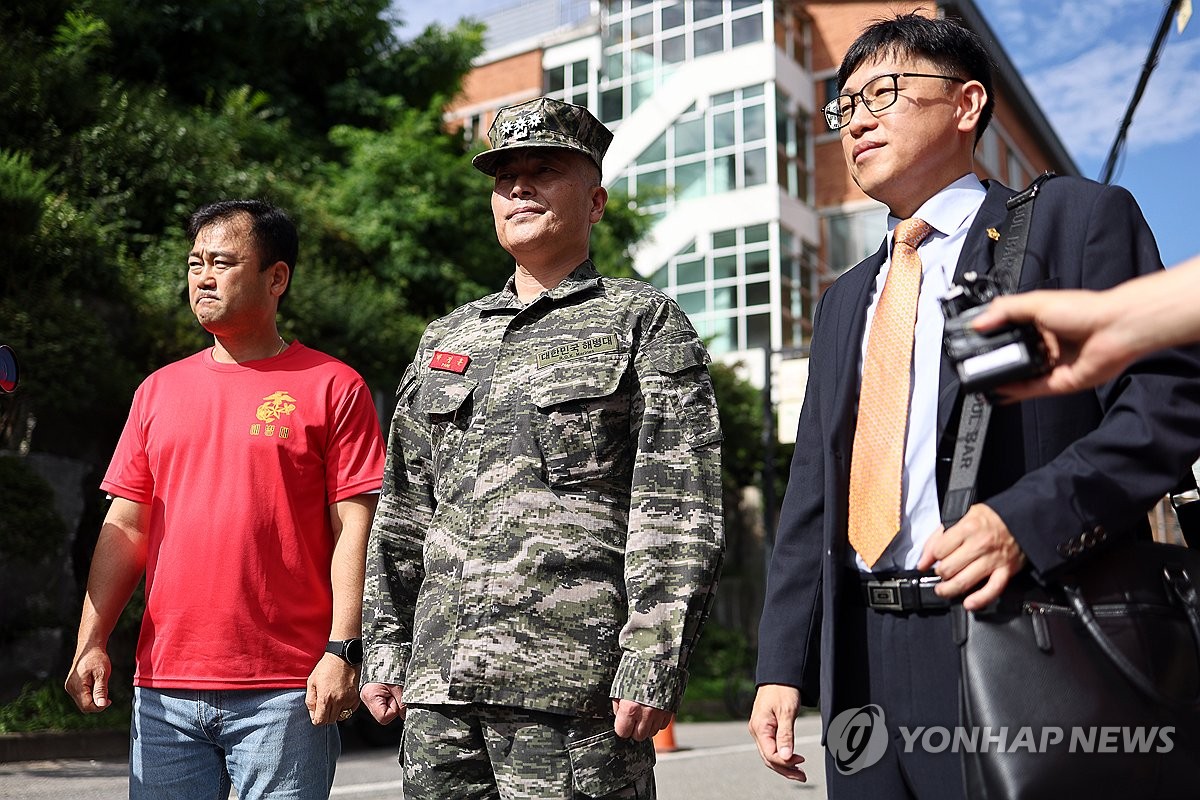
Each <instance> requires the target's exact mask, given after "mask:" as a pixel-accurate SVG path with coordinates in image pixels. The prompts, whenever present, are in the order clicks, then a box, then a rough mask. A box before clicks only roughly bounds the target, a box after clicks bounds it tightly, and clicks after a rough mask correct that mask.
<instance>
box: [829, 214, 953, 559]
mask: <svg viewBox="0 0 1200 800" xmlns="http://www.w3.org/2000/svg"><path fill="white" fill-rule="evenodd" d="M932 230H933V228H932V227H930V225H929V223H927V222H925V221H924V220H920V219H917V218H915V217H914V218H912V219H906V220H904V221H903V222H901V223H900V224H899V225H897V226H896V229H895V231H894V232H893V234H892V239H893V241H894V242H895V244H894V245H893V249H892V263H891V266H890V267H889V268H888V275H887V279H886V280H885V281H884V283H883V292H882V294H881V295H880V298H879V305H878V306H877V307H876V309H875V317H874V319H872V321H871V334H870V338H869V339H867V354H866V357H865V359H864V361H863V374H862V389H861V390H860V391H859V396H858V423H857V425H856V426H855V429H854V452H853V455H852V456H851V461H850V520H849V533H850V545H851V546H852V547H853V548H854V550H855V551H856V552H857V553H858V554H859V555H860V556H862V559H863V561H865V562H866V564H867V567H869V568H870V567H874V566H875V562H876V561H878V560H879V557H880V556H881V555H883V551H884V550H886V549H887V546H888V545H889V544H891V541H892V539H894V538H895V536H896V534H897V532H899V530H900V498H901V495H900V483H901V476H902V474H903V470H904V441H905V438H906V434H907V432H908V400H909V395H910V390H911V388H912V387H911V381H912V351H913V336H914V333H915V331H916V321H917V296H918V295H919V294H920V290H921V257H920V256H918V255H917V247H918V246H919V245H920V244H921V242H922V241H924V240H925V237H926V236H928V235H929V234H930V232H931V231H932Z"/></svg>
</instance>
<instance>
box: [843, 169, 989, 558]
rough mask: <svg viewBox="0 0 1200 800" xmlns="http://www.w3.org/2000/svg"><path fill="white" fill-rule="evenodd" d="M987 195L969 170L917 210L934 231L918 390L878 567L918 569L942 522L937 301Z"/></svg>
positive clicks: (919, 341)
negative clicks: (895, 516) (892, 522)
mask: <svg viewBox="0 0 1200 800" xmlns="http://www.w3.org/2000/svg"><path fill="white" fill-rule="evenodd" d="M986 195H987V190H986V189H985V188H984V186H983V184H982V183H980V182H979V178H977V177H976V176H975V175H974V173H968V174H966V175H964V176H962V177H961V178H959V179H958V180H956V181H955V182H954V183H952V184H950V185H949V186H947V187H946V188H945V189H942V190H941V191H940V192H938V193H937V194H935V195H934V196H933V197H931V198H929V200H927V201H925V203H924V204H923V205H922V206H921V207H920V208H919V209H917V213H916V214H914V215H913V216H915V217H918V218H919V219H923V220H925V222H928V223H929V224H930V225H931V226H932V227H933V232H932V233H931V234H929V236H928V237H926V239H925V241H924V242H922V243H921V245H920V247H918V248H917V255H919V256H920V257H921V293H920V295H919V296H918V298H917V330H916V338H915V339H914V344H913V358H912V395H911V397H910V399H909V406H908V438H907V439H906V440H905V443H904V477H903V481H902V484H901V501H900V502H901V509H902V513H901V515H900V532H899V534H898V535H897V536H896V538H895V539H893V540H892V542H891V544H889V545H888V547H887V549H886V550H885V551H884V552H883V555H882V556H880V558H879V560H878V561H877V562H876V563H875V568H874V570H873V571H875V572H887V571H892V570H913V569H916V568H917V561H918V560H919V559H920V558H921V551H922V550H923V549H924V548H925V543H926V542H927V541H928V540H929V538H930V537H931V536H932V535H933V533H934V531H936V530H937V528H938V526H939V525H941V509H940V507H939V503H938V494H937V477H936V469H937V410H938V389H939V384H940V382H941V364H942V325H943V323H944V321H945V318H944V317H943V316H942V308H941V305H939V303H938V300H939V299H940V298H941V297H943V296H944V295H945V294H946V293H947V292H948V291H949V290H950V285H951V283H952V282H953V279H954V269H955V267H956V266H957V265H958V256H959V254H960V253H961V252H962V247H963V242H964V241H965V240H966V237H967V231H968V230H970V228H971V223H972V222H973V221H974V220H975V215H976V214H977V213H978V212H979V207H980V206H981V205H983V199H984V197H985V196H986ZM900 222H901V220H899V219H897V218H896V217H893V216H891V215H890V214H889V215H888V256H887V258H886V259H885V260H884V262H883V266H882V267H880V269H879V275H878V277H876V279H875V288H874V294H873V296H872V298H871V305H870V306H869V307H868V308H867V325H866V329H865V331H866V332H865V333H864V334H863V341H862V348H861V350H860V353H859V362H858V377H859V382H860V384H861V382H862V367H863V359H865V357H866V352H867V339H868V338H869V337H870V332H871V321H872V320H873V319H874V318H875V309H876V308H877V307H878V306H879V296H880V294H881V293H882V291H883V283H884V281H886V280H887V275H888V269H889V268H890V267H891V264H892V256H891V252H892V244H893V242H892V232H893V231H894V230H895V228H896V226H897V225H898V224H899V223H900ZM850 552H851V555H853V556H854V562H855V564H856V566H857V567H858V568H859V569H860V570H863V571H871V570H868V568H867V565H866V563H865V562H864V561H863V560H862V558H861V557H860V556H859V555H858V554H857V553H855V552H854V551H853V550H851V551H850Z"/></svg>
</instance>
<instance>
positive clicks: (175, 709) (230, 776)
mask: <svg viewBox="0 0 1200 800" xmlns="http://www.w3.org/2000/svg"><path fill="white" fill-rule="evenodd" d="M341 751H342V740H341V736H340V735H339V734H338V730H337V725H322V726H320V727H317V726H315V725H313V724H312V721H311V720H310V719H309V716H308V709H307V708H306V707H305V705H304V690H303V689H271V690H267V691H245V690H237V691H229V690H222V691H209V690H204V691H197V690H192V689H146V688H141V687H135V688H134V692H133V723H132V725H131V726H130V748H129V798H130V800H223V799H224V798H227V797H229V789H230V787H231V786H232V787H233V788H235V789H236V790H237V796H238V800H259V798H270V800H279V799H286V800H325V799H326V798H328V797H329V790H330V788H331V787H332V786H333V771H334V767H335V766H336V764H337V758H338V756H339V755H340V754H341Z"/></svg>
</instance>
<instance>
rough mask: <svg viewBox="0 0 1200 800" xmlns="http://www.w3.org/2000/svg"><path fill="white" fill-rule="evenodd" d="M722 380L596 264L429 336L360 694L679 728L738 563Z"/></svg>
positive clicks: (401, 417) (386, 522)
mask: <svg viewBox="0 0 1200 800" xmlns="http://www.w3.org/2000/svg"><path fill="white" fill-rule="evenodd" d="M708 361H709V359H708V354H707V352H705V349H704V347H703V345H702V344H701V342H700V341H699V339H698V338H697V336H696V332H695V331H694V329H693V328H692V326H691V324H690V323H689V322H688V320H687V317H685V316H684V314H683V312H682V311H681V310H680V309H679V307H678V306H677V305H676V304H675V303H674V302H673V301H672V300H670V299H669V298H667V297H666V296H664V295H663V294H662V293H661V292H659V291H658V290H657V289H654V288H653V287H651V286H649V285H647V284H645V283H642V282H640V281H632V280H623V279H622V280H616V279H609V278H601V277H600V276H599V275H598V274H597V272H596V270H595V267H593V266H592V264H591V262H590V261H585V262H584V263H583V264H581V265H580V266H579V267H578V268H576V270H575V271H574V272H572V274H571V275H570V276H568V278H567V279H566V280H564V281H563V282H562V283H561V284H560V285H559V286H557V287H556V288H554V289H552V290H550V291H547V292H543V293H542V294H541V295H539V296H538V297H537V298H536V299H534V300H533V301H532V302H530V303H529V304H528V305H524V306H522V305H521V304H520V303H519V302H518V300H517V297H516V294H515V291H514V289H513V282H512V280H511V279H510V281H509V283H508V286H507V287H506V288H505V290H504V291H502V292H500V293H498V294H494V295H490V296H488V297H486V298H484V299H482V300H479V301H477V302H474V303H470V304H468V305H466V306H463V307H461V308H459V309H457V310H456V311H454V312H453V313H451V314H450V315H448V316H446V317H443V318H442V319H439V320H437V321H435V322H433V323H432V324H431V325H430V326H429V327H428V328H427V329H426V331H425V335H424V336H423V338H422V340H421V343H420V346H419V347H418V350H417V355H416V359H415V360H414V362H413V364H412V365H411V366H410V367H409V368H408V370H407V371H406V372H405V374H404V377H403V379H402V381H401V383H400V387H399V389H398V390H397V394H398V405H397V407H396V412H395V416H394V417H393V419H392V427H391V433H390V438H389V442H388V454H387V466H386V470H385V475H384V483H383V492H382V496H381V498H380V502H379V508H378V510H377V511H376V514H375V521H374V524H373V526H372V528H371V538H370V544H369V546H368V548H369V549H368V555H367V584H366V585H367V589H366V596H365V602H364V609H363V617H364V619H363V631H364V634H363V635H364V639H365V642H364V643H365V645H366V661H365V663H364V665H363V678H362V680H363V682H364V683H368V682H380V683H390V684H398V685H403V686H404V699H405V701H406V702H409V703H458V702H470V703H488V704H495V705H505V706H516V707H521V708H527V709H535V710H542V711H553V712H560V713H571V714H591V713H605V714H608V713H611V703H610V701H609V697H610V696H612V697H619V698H627V699H630V700H634V701H637V702H640V703H643V704H645V705H650V706H655V707H658V708H665V709H671V710H674V709H676V708H677V707H678V704H679V700H680V697H681V696H682V694H683V689H684V686H685V684H686V681H687V671H686V666H687V661H688V657H689V655H690V654H691V652H692V648H693V647H694V645H695V643H696V639H697V636H698V635H699V632H700V628H701V626H702V624H703V622H704V620H705V618H706V617H707V615H708V611H709V609H710V608H711V605H712V598H713V591H714V589H715V588H716V582H717V576H718V572H719V571H720V564H721V559H722V555H723V549H724V535H723V525H722V516H721V475H720V472H721V464H720V441H721V433H720V424H719V422H718V420H717V409H716V403H715V399H714V396H713V387H712V381H711V379H710V377H709V374H708V368H707V366H706V365H707V363H708Z"/></svg>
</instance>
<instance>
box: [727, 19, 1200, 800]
mask: <svg viewBox="0 0 1200 800" xmlns="http://www.w3.org/2000/svg"><path fill="white" fill-rule="evenodd" d="M838 85H839V86H840V87H841V91H842V94H841V95H840V96H839V97H837V98H836V99H835V100H833V101H832V102H831V103H830V104H829V105H828V106H827V107H826V109H825V115H826V119H827V121H828V122H829V124H830V127H832V128H834V129H836V130H839V131H840V134H841V141H842V148H843V153H844V155H845V158H846V162H847V165H848V167H849V169H850V173H851V175H852V176H853V178H854V180H855V182H856V183H857V184H858V185H859V186H860V187H861V188H862V189H863V191H865V192H866V193H867V194H868V195H870V196H871V197H873V198H875V199H877V200H879V201H880V202H882V203H884V204H886V205H887V206H888V209H889V210H890V212H891V216H890V217H889V225H888V231H889V232H888V236H887V238H886V240H885V242H884V244H883V246H881V247H880V249H879V251H878V252H877V253H875V255H873V256H871V257H870V258H867V259H866V260H864V261H863V262H862V263H860V264H858V265H857V266H855V267H854V268H853V269H851V270H849V271H848V272H847V273H846V274H845V275H843V276H842V277H841V278H839V279H838V280H837V282H836V283H835V284H834V285H833V286H832V287H831V288H830V289H829V291H828V292H826V294H825V296H824V297H823V298H822V300H821V303H820V305H819V306H818V308H817V311H816V315H815V320H814V323H815V328H814V334H813V340H812V351H811V362H810V368H809V381H808V388H807V392H806V395H805V400H804V407H803V410H802V412H801V415H800V422H799V427H798V430H797V434H796V451H795V457H794V459H793V462H792V468H791V476H790V478H789V483H788V489H787V493H786V496H785V497H784V501H783V509H782V514H781V518H780V523H779V536H778V540H777V542H776V545H775V550H774V554H773V558H772V563H771V568H770V574H769V577H768V588H767V599H766V605H765V608H764V612H763V618H762V624H761V630H760V635H759V640H760V645H759V661H758V683H759V690H758V696H757V698H756V701H755V707H754V712H753V714H752V716H751V720H750V730H751V733H752V734H753V736H754V737H755V739H756V742H757V744H758V747H759V751H760V753H761V755H762V758H763V761H764V762H765V763H766V765H767V766H768V767H770V768H771V769H773V770H775V771H776V772H779V773H780V774H783V775H784V776H786V777H789V778H792V779H795V780H804V779H805V775H804V773H803V771H802V769H801V768H800V764H801V762H802V761H803V758H802V757H801V756H799V755H797V754H796V753H795V752H794V750H793V733H792V729H793V721H794V719H795V716H796V713H797V711H798V708H799V706H800V705H801V704H802V703H803V704H805V705H817V704H818V702H819V705H820V707H821V711H822V716H823V719H824V722H825V730H826V735H827V736H829V737H830V741H828V742H827V751H826V752H827V764H826V767H827V768H826V776H827V780H828V783H829V796H830V797H833V798H838V797H852V798H867V797H869V798H872V800H879V798H912V797H919V798H960V797H962V796H963V788H962V776H961V768H960V765H959V757H958V755H957V754H955V753H953V752H951V750H950V749H949V748H947V749H946V751H945V752H942V753H926V752H923V751H922V748H921V747H920V746H919V745H918V746H916V747H909V748H906V747H905V740H904V739H903V738H902V736H901V734H900V727H901V726H904V727H906V728H908V729H909V730H910V731H911V730H913V729H915V728H917V727H918V726H922V725H924V726H944V727H946V728H947V729H950V730H953V728H954V726H955V725H957V723H958V697H957V693H958V677H959V672H958V655H957V651H956V648H955V645H954V644H953V641H952V638H951V632H950V624H949V614H948V613H947V610H948V607H949V605H950V604H951V603H954V602H961V603H963V605H964V606H965V607H966V608H967V609H969V610H977V609H979V608H981V607H983V606H985V605H987V604H988V603H989V602H991V601H992V600H994V599H995V598H997V597H998V596H999V595H1000V593H1001V592H1002V591H1003V589H1004V587H1005V586H1006V584H1007V583H1008V581H1009V579H1010V578H1012V577H1013V576H1014V575H1015V574H1017V573H1018V572H1020V571H1022V570H1033V571H1034V572H1035V574H1039V575H1043V574H1047V573H1050V572H1052V571H1053V570H1056V569H1058V568H1061V567H1063V566H1064V565H1068V564H1071V563H1073V562H1075V561H1076V559H1079V558H1081V557H1084V556H1086V555H1087V554H1088V553H1089V552H1090V551H1092V550H1093V549H1094V548H1103V547H1109V546H1119V545H1120V544H1121V542H1123V541H1128V540H1130V539H1132V538H1133V537H1135V536H1148V535H1149V532H1148V526H1147V521H1146V511H1147V509H1148V508H1149V507H1151V506H1152V505H1153V503H1154V502H1155V500H1156V499H1157V498H1159V497H1161V496H1162V495H1163V494H1164V493H1165V492H1166V491H1168V490H1169V489H1171V488H1172V486H1173V485H1174V484H1175V483H1176V481H1177V479H1178V478H1179V476H1180V475H1182V474H1183V472H1184V470H1185V469H1186V468H1187V465H1188V464H1189V463H1190V461H1191V460H1192V459H1193V458H1194V457H1195V456H1196V454H1197V453H1198V452H1200V438H1198V435H1200V426H1198V425H1197V424H1196V422H1195V414H1196V410H1197V408H1198V405H1197V404H1198V402H1200V386H1198V381H1197V375H1200V357H1198V354H1197V352H1196V351H1167V352H1165V353H1162V354H1159V355H1157V356H1154V357H1151V358H1147V359H1144V360H1141V361H1138V362H1135V363H1134V364H1132V365H1131V366H1130V367H1129V368H1128V369H1127V370H1126V371H1125V372H1124V373H1122V374H1121V375H1119V376H1118V377H1117V378H1115V379H1114V380H1112V381H1110V382H1109V383H1107V384H1104V385H1103V386H1101V387H1099V388H1098V389H1097V390H1096V391H1094V392H1089V393H1085V394H1076V395H1072V396H1068V397H1054V398H1048V399H1040V400H1034V401H1029V402H1025V403H1021V404H1015V405H1010V406H1005V407H1001V408H998V409H997V410H996V411H995V413H994V414H993V416H992V424H991V429H990V431H989V435H988V438H987V442H986V444H985V447H984V456H983V461H982V464H981V469H980V474H979V478H978V495H977V496H978V497H979V498H980V502H977V503H976V504H974V505H973V506H971V507H970V509H969V510H968V511H967V513H966V515H965V516H964V517H963V518H962V519H961V520H960V521H959V522H958V523H957V524H955V525H953V526H952V527H950V528H949V529H947V530H942V529H941V525H940V516H939V508H940V498H941V496H942V494H943V493H944V490H945V481H946V477H947V472H948V463H949V457H950V455H951V454H952V452H953V446H954V440H955V436H956V428H957V419H958V412H959V409H960V407H961V400H962V398H961V392H960V391H959V387H958V382H957V378H956V376H955V375H954V371H953V369H952V368H951V367H950V366H949V365H948V364H947V363H945V361H944V359H943V357H942V352H941V335H942V326H943V321H944V320H943V316H942V312H941V309H940V307H939V305H938V302H937V301H938V298H939V297H941V296H942V295H944V294H945V293H946V292H947V290H948V289H949V288H950V286H951V284H952V283H953V282H955V281H956V280H958V279H960V278H961V277H962V275H963V274H964V273H965V272H967V271H971V270H974V271H976V272H978V273H981V274H982V273H986V272H987V271H988V269H989V267H990V265H991V262H992V250H993V246H994V243H993V241H992V239H993V238H994V236H995V233H996V230H997V229H1003V228H1004V223H1005V201H1006V200H1007V199H1008V198H1009V197H1011V196H1012V195H1014V194H1015V193H1016V192H1015V190H1013V189H1010V188H1007V187H1005V186H1001V185H1000V184H998V183H995V182H988V183H987V184H984V183H982V182H981V181H979V179H978V178H977V177H976V176H975V174H974V161H973V151H974V146H975V143H976V142H977V141H978V139H979V136H980V135H981V134H982V132H983V130H984V128H985V127H986V126H987V124H988V120H989V118H990V116H991V111H992V106H993V102H994V101H993V97H992V84H991V77H990V65H989V58H988V55H987V51H986V49H985V48H984V45H983V43H982V41H981V40H980V39H979V37H978V36H976V35H975V34H974V33H972V32H970V31H968V30H966V29H965V28H963V27H962V26H961V25H959V24H957V23H955V22H953V21H950V20H933V19H927V18H924V17H921V16H917V15H905V16H899V17H897V18H895V19H891V20H885V21H881V22H877V23H875V24H873V25H871V26H870V27H869V28H867V29H866V30H865V31H864V33H863V34H862V35H861V36H860V37H859V38H858V40H856V42H855V43H854V44H853V45H852V46H851V48H850V50H849V52H848V53H847V54H846V57H845V59H844V60H843V61H842V64H841V67H840V69H839V71H838ZM1035 205H1036V210H1035V213H1034V215H1033V222H1032V227H1031V230H1030V232H1029V243H1028V255H1027V258H1026V261H1025V266H1024V270H1023V273H1022V276H1021V283H1020V286H1019V289H1020V290H1026V289H1033V288H1060V287H1061V288H1089V289H1102V288H1107V287H1109V286H1113V285H1115V284H1117V283H1120V282H1121V281H1124V280H1126V279H1128V278H1131V277H1134V276H1135V275H1139V274H1143V273H1149V272H1154V271H1157V270H1160V269H1162V263H1161V261H1160V260H1159V256H1158V250H1157V246H1156V245H1155V242H1154V239H1153V236H1152V235H1151V233H1150V230H1149V228H1148V227H1147V225H1146V223H1145V220H1144V219H1143V217H1142V214H1141V212H1140V211H1139V209H1138V207H1137V204H1136V203H1135V202H1134V200H1133V198H1132V197H1131V196H1130V195H1129V194H1128V192H1126V191H1125V190H1123V189H1121V188H1118V187H1109V186H1102V185H1100V184H1097V183H1093V182H1091V181H1087V180H1083V179H1078V178H1069V177H1060V178H1054V179H1052V180H1050V181H1049V182H1048V183H1046V184H1045V185H1044V187H1043V191H1042V193H1041V195H1040V196H1039V197H1038V199H1037V201H1036V204H1035ZM910 220H914V221H910ZM916 220H919V221H916ZM912 228H916V229H918V233H917V235H916V236H915V238H912V239H911V241H910V240H909V237H908V231H909V230H910V229H912ZM900 231H904V233H901V232H900ZM894 239H899V240H901V241H902V242H903V241H907V242H908V244H907V245H905V244H900V245H896V246H895V249H894V250H893V245H894V241H893V240H894ZM913 248H915V258H914V257H913V255H914V250H913ZM914 265H915V266H914ZM893 274H894V275H896V276H897V277H896V278H895V280H894V282H893V278H892V275H893ZM904 274H914V275H916V276H917V277H916V278H915V279H914V280H913V281H912V288H911V290H906V289H904V288H903V286H904V284H903V283H902V282H903V280H904V279H903V277H902V276H903V275H904ZM905 291H909V292H910V295H911V296H909V299H908V300H907V301H904V302H907V303H908V306H910V307H909V310H908V317H907V322H905V323H904V324H905V325H907V327H906V328H903V326H902V328H903V330H904V337H905V340H904V341H905V348H904V351H903V354H902V358H900V357H897V355H896V354H897V351H896V350H893V351H892V352H891V354H887V353H884V355H882V356H881V355H880V351H879V350H878V349H877V347H878V346H880V345H881V343H882V342H884V341H885V340H886V339H888V336H891V338H892V339H897V338H899V337H896V336H895V335H894V334H886V335H885V333H882V332H881V333H878V334H877V331H894V330H895V328H894V324H895V322H894V321H895V318H896V317H897V315H898V313H899V312H898V309H900V308H901V307H903V306H904V302H902V301H901V299H900V298H902V297H905V296H908V295H905V294H904V292H905ZM889 295H890V298H891V299H889ZM914 307H915V308H914ZM889 326H892V327H889ZM872 339H877V340H878V341H876V342H872V341H871V340H872ZM909 342H911V344H909ZM910 357H911V362H909V359H910ZM880 397H882V398H885V399H886V398H896V397H899V398H900V406H901V408H900V414H901V416H900V417H899V419H898V421H896V422H894V423H888V422H887V419H888V417H887V412H886V411H885V410H879V409H880V408H883V407H882V406H879V405H877V403H878V398H880ZM906 397H907V398H908V402H907V407H906V408H905V403H904V398H906ZM885 405H886V403H885ZM868 409H870V410H868ZM881 424H883V425H884V427H883V428H882V429H881V428H880V425H881ZM888 444H893V445H895V446H894V447H893V448H892V450H894V451H895V452H894V453H893V455H894V464H895V466H894V470H891V471H889V469H881V468H880V465H881V464H882V465H886V464H887V463H889V462H888V460H887V456H886V454H882V455H881V452H882V451H886V450H887V445H888ZM864 476H865V477H864ZM893 478H894V479H893ZM893 493H894V494H893ZM852 495H853V499H852ZM889 498H894V499H889ZM880 506H882V507H883V508H882V511H881V510H880ZM889 506H890V507H889ZM881 514H882V516H881ZM889 515H890V517H889ZM871 581H895V583H888V584H885V585H886V586H888V587H890V588H889V589H887V590H884V591H883V592H871V591H870V590H869V586H868V584H869V582H871ZM901 587H902V588H901ZM876 588H878V584H876ZM870 705H873V706H875V707H876V710H878V709H881V710H882V715H883V717H884V718H885V719H886V734H887V735H886V737H882V738H881V740H879V741H876V740H871V742H867V741H866V739H865V738H864V737H867V736H868V734H869V732H870V730H871V722H872V720H876V721H880V720H878V715H877V714H876V713H875V710H868V711H865V712H861V713H858V714H857V716H856V709H861V708H863V707H866V706H870ZM839 715H842V716H840V717H839ZM848 720H849V721H850V729H849V730H847V729H846V723H847V721H848ZM831 730H832V731H834V733H831ZM835 733H836V735H837V736H838V737H839V738H838V739H837V740H836V741H834V740H833V736H834V735H835ZM855 737H858V738H857V739H856V738H855ZM885 743H886V747H883V745H884V744H885ZM855 745H862V746H861V747H859V748H858V749H857V750H856V749H855ZM880 748H882V749H880ZM906 749H908V750H911V752H905V751H906ZM855 762H857V763H855ZM867 762H871V763H869V764H868V763H867ZM868 766H869V768H866V767H868Z"/></svg>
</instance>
